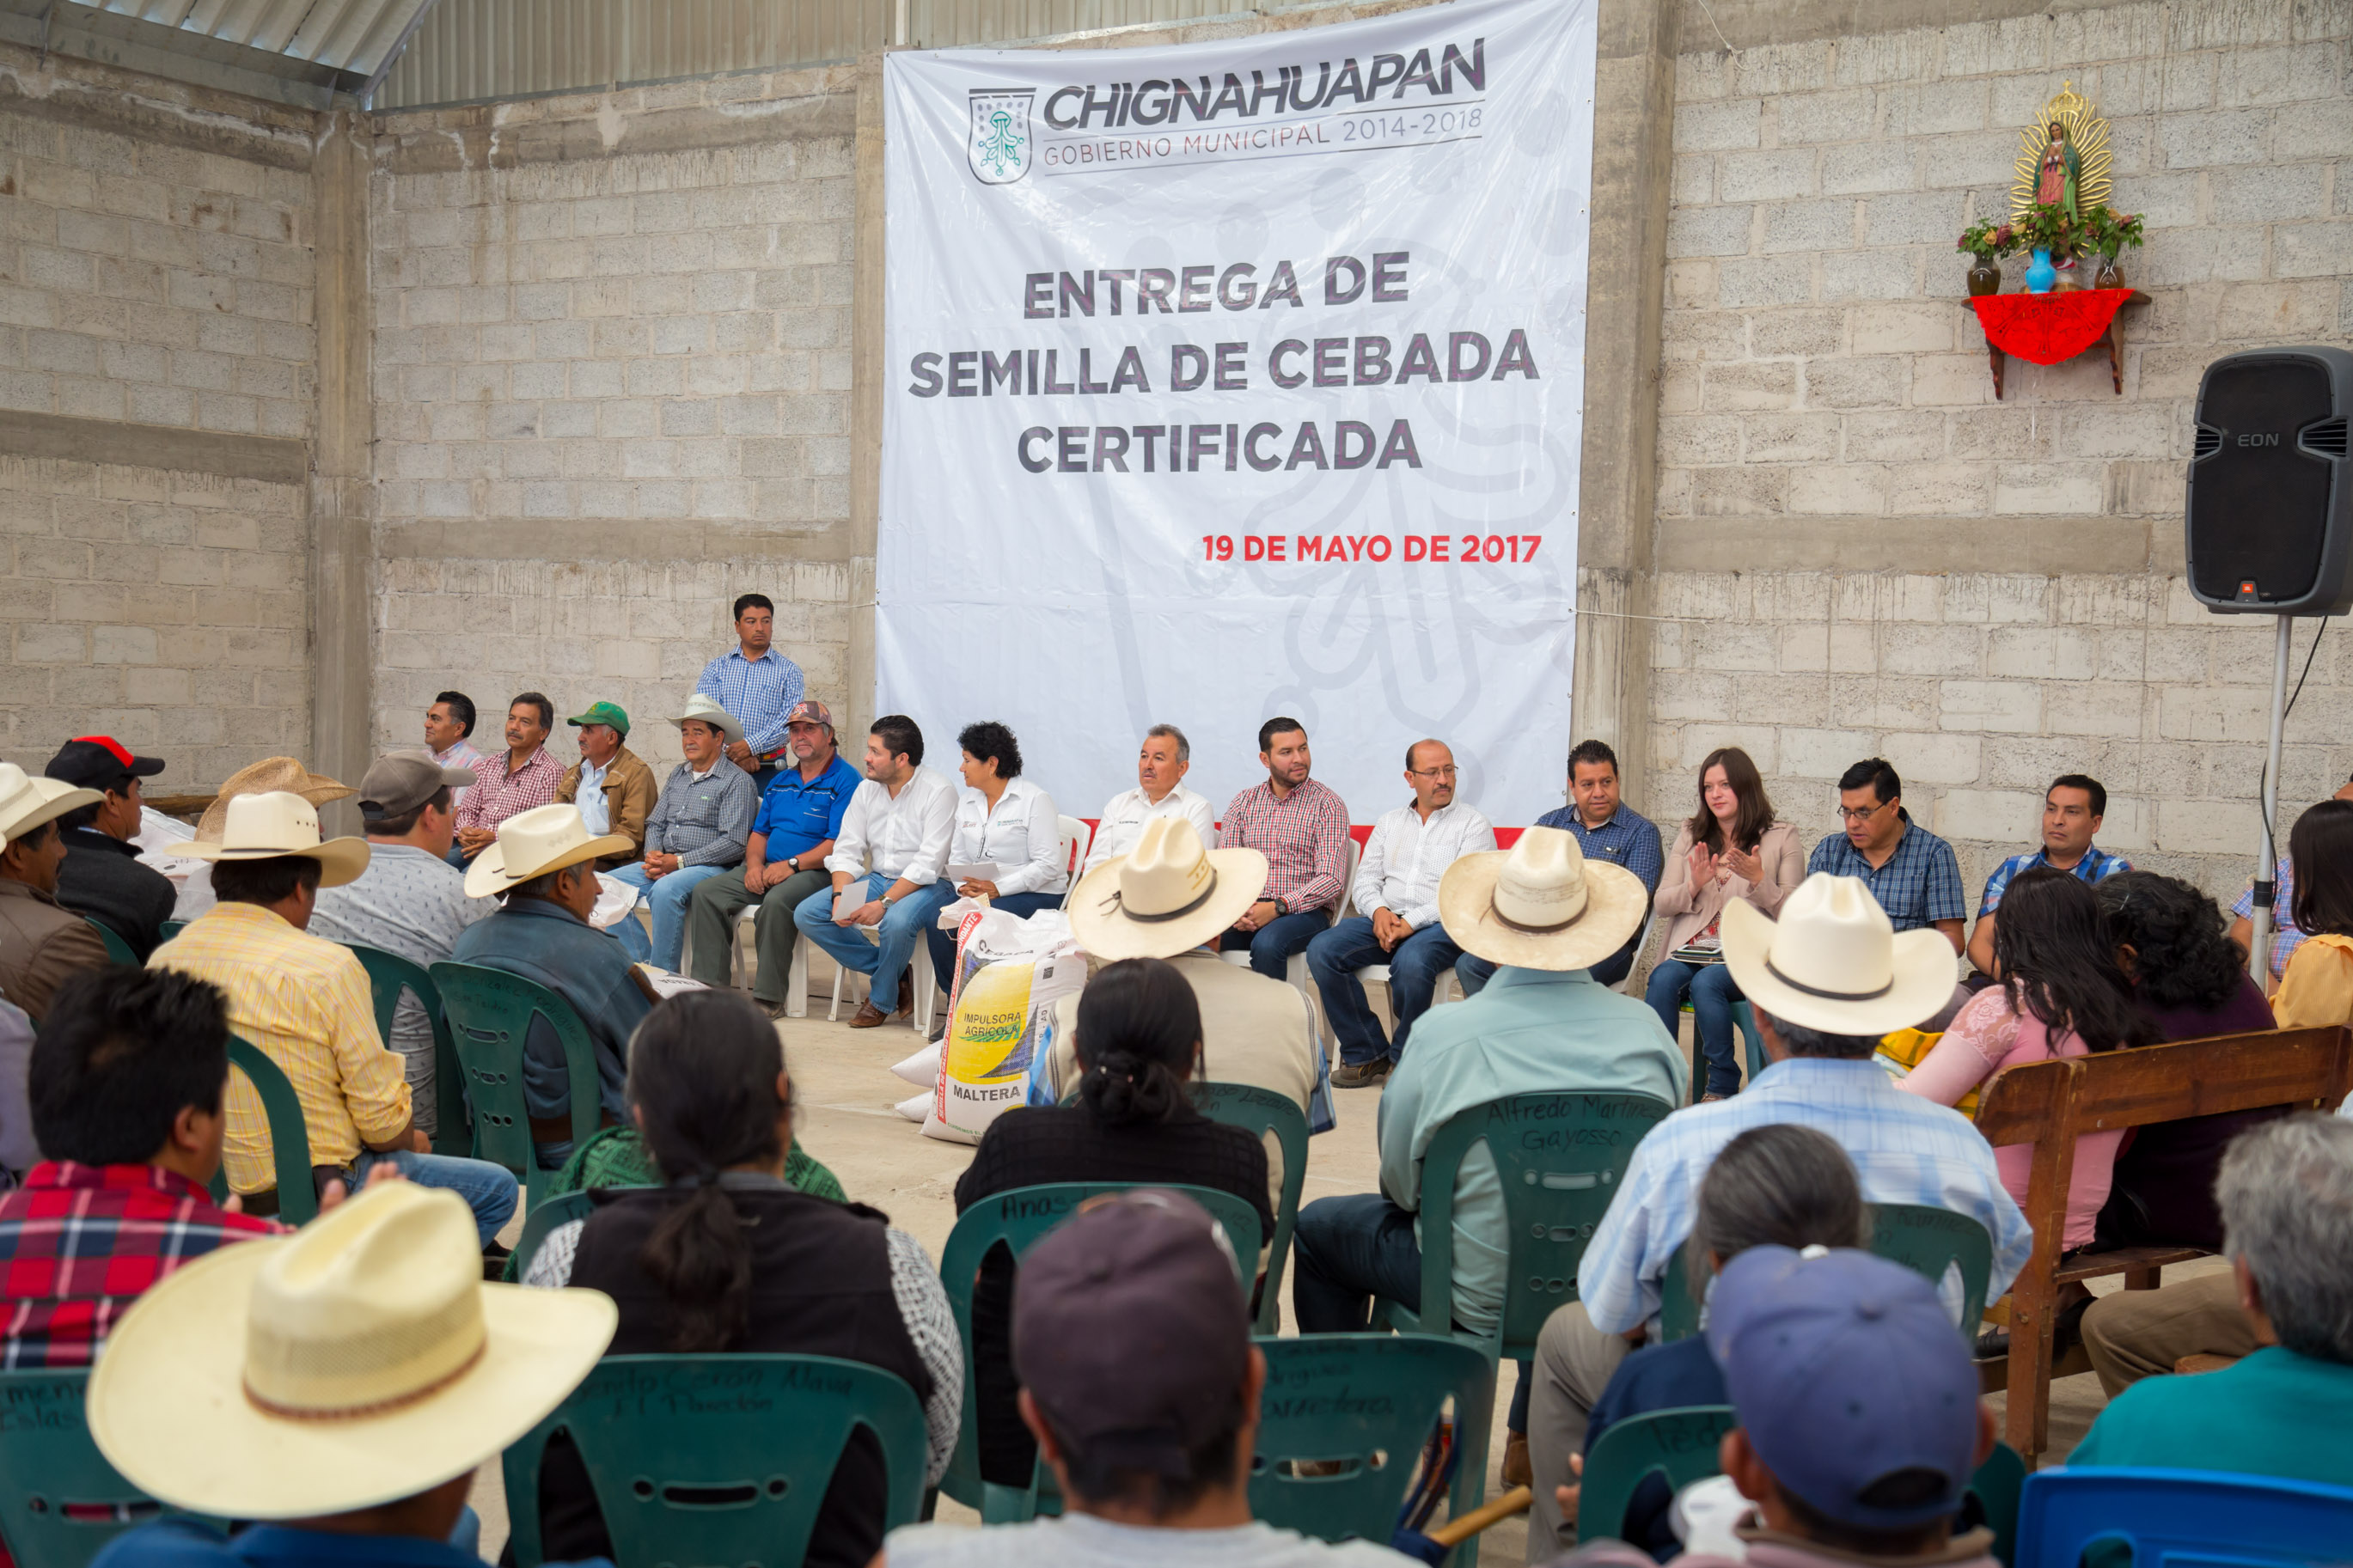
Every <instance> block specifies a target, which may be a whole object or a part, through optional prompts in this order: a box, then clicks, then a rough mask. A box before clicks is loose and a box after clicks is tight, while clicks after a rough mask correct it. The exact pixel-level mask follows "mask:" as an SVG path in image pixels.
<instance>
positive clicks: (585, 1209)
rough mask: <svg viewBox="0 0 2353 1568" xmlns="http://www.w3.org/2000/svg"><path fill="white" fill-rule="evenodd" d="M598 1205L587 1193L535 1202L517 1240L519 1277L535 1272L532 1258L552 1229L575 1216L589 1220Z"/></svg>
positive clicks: (516, 1263)
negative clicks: (590, 1212) (532, 1268)
mask: <svg viewBox="0 0 2353 1568" xmlns="http://www.w3.org/2000/svg"><path fill="white" fill-rule="evenodd" d="M595 1207H596V1204H595V1202H594V1201H593V1200H592V1199H591V1198H590V1197H589V1196H588V1194H586V1193H585V1192H582V1193H565V1194H562V1195H561V1196H558V1197H553V1198H550V1199H548V1200H547V1201H546V1202H545V1203H539V1204H533V1205H532V1206H531V1212H530V1213H529V1214H528V1215H524V1216H523V1222H522V1236H521V1237H517V1238H516V1241H515V1249H514V1256H515V1268H516V1274H515V1277H516V1278H517V1279H522V1277H523V1276H525V1275H527V1274H529V1273H530V1272H531V1265H532V1260H533V1258H537V1257H538V1256H539V1249H540V1248H541V1247H543V1246H544V1245H545V1244H546V1242H547V1236H548V1232H550V1231H552V1230H554V1228H555V1227H556V1226H560V1225H569V1224H571V1223H572V1222H573V1221H574V1220H575V1219H586V1218H587V1217H588V1215H589V1211H590V1210H592V1209H594V1208H595Z"/></svg>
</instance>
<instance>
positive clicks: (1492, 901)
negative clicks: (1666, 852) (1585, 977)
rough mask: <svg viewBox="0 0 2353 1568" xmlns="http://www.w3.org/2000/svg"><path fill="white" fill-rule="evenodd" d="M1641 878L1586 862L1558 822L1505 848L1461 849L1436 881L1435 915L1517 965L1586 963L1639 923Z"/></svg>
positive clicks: (1465, 944) (1461, 940)
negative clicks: (1459, 855) (1463, 852)
mask: <svg viewBox="0 0 2353 1568" xmlns="http://www.w3.org/2000/svg"><path fill="white" fill-rule="evenodd" d="M1650 900H1651V895H1650V891H1649V889H1646V888H1644V887H1643V886H1642V879H1641V878H1640V877H1637V876H1636V875H1634V873H1633V872H1631V871H1629V870H1627V869H1626V868H1624V867H1622V866H1612V865H1610V864H1609V862H1608V861H1605V860H1588V859H1587V858H1585V850H1584V848H1583V847H1581V846H1579V845H1578V843H1577V835H1576V834H1574V833H1571V832H1569V831H1568V829H1567V828H1565V827H1531V828H1529V829H1528V830H1527V831H1525V833H1522V834H1521V835H1520V837H1519V842H1517V843H1516V844H1514V845H1513V846H1512V847H1510V848H1509V849H1487V850H1482V851H1481V852H1480V853H1478V854H1476V855H1465V856H1463V857H1462V858H1461V859H1459V860H1457V861H1455V862H1454V864H1453V865H1451V866H1449V867H1448V868H1446V875H1445V876H1443V877H1441V878H1440V879H1439V882H1438V920H1439V923H1440V924H1441V925H1443V926H1444V927H1445V928H1446V934H1447V935H1448V936H1451V937H1452V938H1453V939H1454V942H1455V945H1456V946H1458V947H1460V948H1461V949H1462V951H1464V952H1469V953H1474V954H1476V955H1477V956H1479V957H1481V958H1483V959H1486V960H1487V961H1488V962H1489V963H1509V964H1513V965H1515V966H1516V967H1518V968H1521V969H1549V970H1571V969H1590V968H1592V967H1593V966H1594V965H1595V964H1597V963H1600V962H1601V961H1602V960H1603V959H1605V958H1607V957H1609V955H1610V954H1611V953H1613V952H1617V951H1618V950H1619V949H1620V948H1621V947H1623V946H1625V945H1626V939H1627V938H1628V937H1630V936H1632V935H1633V934H1634V932H1635V931H1638V930H1640V929H1641V924H1642V916H1643V914H1644V913H1645V912H1646V911H1647V910H1648V909H1649V907H1650Z"/></svg>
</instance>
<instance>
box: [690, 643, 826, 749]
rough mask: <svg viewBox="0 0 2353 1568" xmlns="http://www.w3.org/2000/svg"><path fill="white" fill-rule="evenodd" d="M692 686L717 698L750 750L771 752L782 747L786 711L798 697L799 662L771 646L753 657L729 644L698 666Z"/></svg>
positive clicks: (783, 746) (800, 683)
mask: <svg viewBox="0 0 2353 1568" xmlns="http://www.w3.org/2000/svg"><path fill="white" fill-rule="evenodd" d="M694 689H695V690H696V691H698V692H700V693H701V694H702V695H703V696H705V697H714V698H717V699H718V700H719V706H721V707H722V708H724V709H726V710H727V711H728V712H729V713H730V714H731V715H733V718H734V720H735V722H737V723H738V724H741V725H743V726H744V743H745V744H746V745H748V746H750V747H751V748H752V750H753V751H754V752H756V753H757V754H758V755H760V756H762V757H764V758H765V757H774V756H776V755H778V754H779V753H781V752H783V751H784V749H785V728H786V726H785V715H786V714H787V713H789V712H791V711H792V710H793V704H794V703H796V702H798V701H799V700H801V689H802V682H801V667H800V666H799V665H797V664H795V663H794V662H793V661H792V660H791V659H788V658H786V657H785V656H784V655H783V654H781V653H778V652H777V651H776V649H775V648H773V647H771V648H769V649H768V651H767V652H765V653H764V654H762V655H761V656H760V657H759V658H744V650H743V648H741V647H731V648H729V649H728V650H727V651H726V652H725V653H723V654H721V655H720V656H719V657H718V658H714V659H712V661H711V662H710V663H709V664H706V665H704V666H703V667H702V677H701V679H697V680H696V681H695V683H694Z"/></svg>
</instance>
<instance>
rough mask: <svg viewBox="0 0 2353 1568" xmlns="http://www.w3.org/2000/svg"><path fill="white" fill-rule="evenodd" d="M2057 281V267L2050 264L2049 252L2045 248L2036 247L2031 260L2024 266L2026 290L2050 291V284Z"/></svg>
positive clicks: (2043, 292)
mask: <svg viewBox="0 0 2353 1568" xmlns="http://www.w3.org/2000/svg"><path fill="white" fill-rule="evenodd" d="M2058 281H2059V269H2058V268H2055V267H2053V266H2052V265H2051V252H2050V251H2049V249H2047V248H2042V249H2037V250H2036V251H2035V253H2034V259H2033V261H2032V262H2031V263H2029V264H2028V266H2027V268H2026V291H2027V292H2028V293H2030V294H2048V293H2049V292H2051V286H2052V284H2053V283H2056V282H2058Z"/></svg>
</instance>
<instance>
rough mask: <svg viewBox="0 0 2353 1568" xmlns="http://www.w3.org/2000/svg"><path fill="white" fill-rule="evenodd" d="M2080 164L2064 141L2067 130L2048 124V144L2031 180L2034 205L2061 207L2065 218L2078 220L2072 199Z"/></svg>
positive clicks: (2073, 198)
mask: <svg viewBox="0 0 2353 1568" xmlns="http://www.w3.org/2000/svg"><path fill="white" fill-rule="evenodd" d="M2082 173H2083V164H2082V163H2081V161H2080V160H2078V159H2077V158H2076V156H2075V149H2074V147H2073V144H2072V143H2070V142H2068V140H2067V127H2066V125H2065V124H2064V123H2063V122H2062V121H2055V120H2054V121H2052V122H2051V140H2050V142H2048V143H2047V144H2046V145H2045V146H2044V147H2043V149H2042V163H2041V164H2040V165H2039V166H2038V167H2037V169H2036V171H2035V176H2034V203H2035V205H2037V206H2052V205H2056V206H2063V207H2064V208H2066V209H2067V216H2069V217H2070V218H2074V217H2077V216H2081V215H2080V214H2079V213H2078V212H2077V210H2076V205H2075V197H2076V191H2077V186H2078V183H2079V177H2080V176H2081V174H2082Z"/></svg>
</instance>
